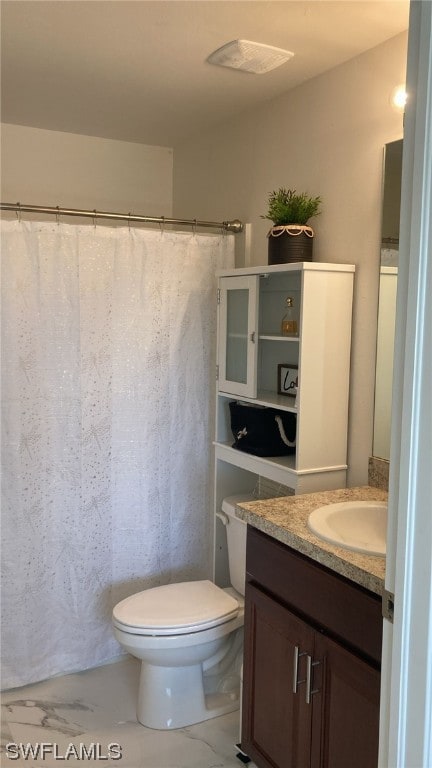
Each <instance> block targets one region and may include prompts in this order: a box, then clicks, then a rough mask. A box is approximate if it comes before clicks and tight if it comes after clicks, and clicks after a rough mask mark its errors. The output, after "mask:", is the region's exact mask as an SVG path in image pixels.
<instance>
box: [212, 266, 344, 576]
mask: <svg viewBox="0 0 432 768" xmlns="http://www.w3.org/2000/svg"><path fill="white" fill-rule="evenodd" d="M354 271H355V267H354V266H353V265H349V264H325V263H318V262H299V263H296V264H286V265H276V266H268V267H250V268H248V267H246V268H242V269H235V270H231V271H227V270H224V271H221V272H219V273H218V280H219V283H218V352H217V356H218V360H217V398H216V401H217V404H216V439H215V509H216V510H218V509H220V504H221V502H222V499H223V498H224V497H225V496H228V495H231V494H234V493H241V492H250V491H251V490H253V489H254V487H255V485H256V482H257V480H258V477H260V476H261V477H264V478H267V479H269V480H272V481H274V482H276V483H281V484H283V485H285V486H288V487H289V488H292V489H293V492H294V493H296V494H298V493H311V492H314V491H319V490H330V489H333V488H343V487H344V486H345V485H346V470H347V433H348V398H349V371H350V351H351V319H352V297H353V282H354ZM288 296H291V297H292V298H293V300H294V309H295V312H296V316H297V324H298V336H291V337H290V336H282V334H281V321H282V317H283V315H284V314H285V311H286V298H287V297H288ZM279 364H287V365H292V366H298V383H299V389H298V396H297V399H296V400H295V399H294V398H293V397H291V396H289V395H281V394H278V365H279ZM232 400H241V401H242V402H250V403H255V404H260V405H264V406H269V407H273V408H277V409H279V410H281V411H291V412H292V413H295V414H296V417H297V434H296V452H295V454H293V455H289V456H277V457H272V458H267V457H266V458H261V457H258V456H254V455H251V454H247V453H244V452H243V451H239V450H237V449H235V448H232V447H231V446H232V443H233V442H234V439H233V436H232V432H231V428H230V412H229V402H230V401H232ZM220 529H222V526H219V525H218V526H217V530H216V532H217V541H216V551H218V549H221V548H223V547H222V545H221V546H218V537H220V539H221V541H222V540H223V537H224V535H223V531H222V530H220ZM216 570H217V569H216ZM222 570H223V571H225V566H224V565H222ZM216 579H217V573H216ZM222 581H224V579H222Z"/></svg>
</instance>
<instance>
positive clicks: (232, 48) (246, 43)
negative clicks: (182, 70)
mask: <svg viewBox="0 0 432 768" xmlns="http://www.w3.org/2000/svg"><path fill="white" fill-rule="evenodd" d="M293 56H294V54H293V53H291V51H284V50H283V48H275V47H274V46H272V45H264V43H253V42H251V41H250V40H232V41H231V42H230V43H226V45H223V46H222V47H221V48H218V49H217V51H214V52H213V53H211V54H210V56H209V57H208V59H207V61H208V62H209V64H217V65H218V66H220V67H231V69H241V70H243V71H244V72H253V73H254V74H256V75H262V74H264V72H270V70H272V69H276V67H280V65H281V64H285V62H286V61H288V60H289V59H291V58H292V57H293Z"/></svg>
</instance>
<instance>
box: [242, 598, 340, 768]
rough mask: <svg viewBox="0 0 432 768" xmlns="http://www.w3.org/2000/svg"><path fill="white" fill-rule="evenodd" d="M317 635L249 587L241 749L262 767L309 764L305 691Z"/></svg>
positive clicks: (288, 767)
mask: <svg viewBox="0 0 432 768" xmlns="http://www.w3.org/2000/svg"><path fill="white" fill-rule="evenodd" d="M313 634H314V633H313V630H312V629H310V627H308V625H307V624H305V623H304V622H303V621H301V620H299V619H298V618H297V617H296V616H294V615H293V614H292V613H291V612H290V611H288V610H287V609H286V608H284V607H283V606H281V605H280V604H279V603H278V602H276V601H275V600H273V599H271V598H270V597H268V596H267V595H266V594H265V593H264V592H261V591H260V590H259V589H257V588H256V587H254V586H253V585H251V584H247V586H246V615H245V651H244V671H243V680H244V683H243V685H244V687H243V723H242V749H243V750H244V751H245V752H246V754H248V755H249V756H250V757H251V758H252V759H253V760H254V761H255V762H256V765H257V766H259V768H306V766H309V765H310V743H311V722H312V715H311V710H312V707H311V706H310V704H307V703H306V696H305V692H306V660H307V656H308V655H310V654H311V649H312V644H313ZM345 768H347V767H346V766H345Z"/></svg>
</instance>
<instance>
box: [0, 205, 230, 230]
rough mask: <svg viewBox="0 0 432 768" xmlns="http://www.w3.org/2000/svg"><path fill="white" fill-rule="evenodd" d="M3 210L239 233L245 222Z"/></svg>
mask: <svg viewBox="0 0 432 768" xmlns="http://www.w3.org/2000/svg"><path fill="white" fill-rule="evenodd" d="M0 209H1V210H2V211H15V212H16V213H18V214H20V213H44V214H45V213H48V214H54V215H55V216H81V217H84V218H89V219H116V220H117V221H119V220H121V221H128V222H129V223H131V222H143V223H146V224H161V225H162V226H164V225H165V224H182V225H186V226H189V227H193V228H194V227H213V228H214V229H221V230H224V231H225V232H233V233H234V234H238V233H239V232H242V231H243V224H242V222H241V221H239V220H238V219H234V220H233V221H200V220H199V219H171V218H169V217H167V216H139V215H136V214H134V213H110V212H108V211H96V210H94V211H80V210H79V209H78V208H60V207H59V206H58V205H57V206H55V207H50V206H45V205H24V204H23V203H0Z"/></svg>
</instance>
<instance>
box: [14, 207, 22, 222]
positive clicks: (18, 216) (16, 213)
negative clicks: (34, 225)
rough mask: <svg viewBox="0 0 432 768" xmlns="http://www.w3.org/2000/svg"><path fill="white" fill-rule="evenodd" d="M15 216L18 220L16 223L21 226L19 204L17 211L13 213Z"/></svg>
mask: <svg viewBox="0 0 432 768" xmlns="http://www.w3.org/2000/svg"><path fill="white" fill-rule="evenodd" d="M15 215H16V217H17V219H18V223H19V224H21V203H17V210H16V211H15Z"/></svg>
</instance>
